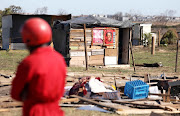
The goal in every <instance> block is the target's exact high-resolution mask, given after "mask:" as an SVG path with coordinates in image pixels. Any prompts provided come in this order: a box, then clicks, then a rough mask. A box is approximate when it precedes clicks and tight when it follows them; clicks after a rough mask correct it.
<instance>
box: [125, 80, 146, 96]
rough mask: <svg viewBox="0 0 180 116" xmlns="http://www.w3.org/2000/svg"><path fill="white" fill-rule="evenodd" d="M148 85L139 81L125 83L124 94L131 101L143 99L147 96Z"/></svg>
mask: <svg viewBox="0 0 180 116" xmlns="http://www.w3.org/2000/svg"><path fill="white" fill-rule="evenodd" d="M148 92H149V85H147V84H146V83H145V82H143V81H141V80H135V81H129V82H126V85H125V88H124V94H125V95H126V96H128V97H129V98H131V99H143V98H146V97H147V96H148Z"/></svg>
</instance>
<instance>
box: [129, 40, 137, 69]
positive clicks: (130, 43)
mask: <svg viewBox="0 0 180 116" xmlns="http://www.w3.org/2000/svg"><path fill="white" fill-rule="evenodd" d="M129 45H130V50H131V56H132V61H133V67H134V72H136V68H135V63H134V56H133V51H132V42H131V41H130V42H129Z"/></svg>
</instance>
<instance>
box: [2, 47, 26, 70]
mask: <svg viewBox="0 0 180 116" xmlns="http://www.w3.org/2000/svg"><path fill="white" fill-rule="evenodd" d="M27 55H28V51H27V50H10V51H8V52H7V51H5V50H1V51H0V69H1V70H9V71H15V70H16V68H17V66H18V64H19V63H20V62H21V60H22V59H23V58H24V57H26V56H27Z"/></svg>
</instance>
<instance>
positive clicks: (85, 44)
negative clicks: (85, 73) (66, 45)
mask: <svg viewBox="0 0 180 116" xmlns="http://www.w3.org/2000/svg"><path fill="white" fill-rule="evenodd" d="M84 49H85V61H86V70H88V60H87V57H88V56H87V42H86V24H84Z"/></svg>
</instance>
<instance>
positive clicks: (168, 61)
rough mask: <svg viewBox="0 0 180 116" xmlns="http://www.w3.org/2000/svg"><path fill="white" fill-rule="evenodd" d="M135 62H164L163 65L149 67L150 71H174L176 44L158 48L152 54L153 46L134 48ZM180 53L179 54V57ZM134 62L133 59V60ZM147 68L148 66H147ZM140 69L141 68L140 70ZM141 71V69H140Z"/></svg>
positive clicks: (179, 65) (179, 63) (179, 67)
mask: <svg viewBox="0 0 180 116" xmlns="http://www.w3.org/2000/svg"><path fill="white" fill-rule="evenodd" d="M133 53H134V59H135V64H143V63H160V62H161V63H162V64H163V67H159V68H149V69H150V70H149V69H148V71H149V72H158V71H159V72H168V73H174V71H175V61H176V46H168V47H159V48H156V51H155V55H151V48H143V49H134V50H133ZM179 57H180V54H179V55H178V59H179ZM131 64H132V60H131ZM146 69H147V68H146ZM177 69H178V70H180V62H178V68H177ZM138 71H140V70H138ZM140 72H141V71H140Z"/></svg>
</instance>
